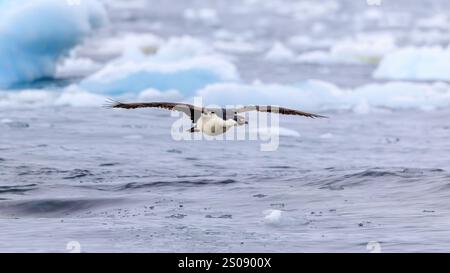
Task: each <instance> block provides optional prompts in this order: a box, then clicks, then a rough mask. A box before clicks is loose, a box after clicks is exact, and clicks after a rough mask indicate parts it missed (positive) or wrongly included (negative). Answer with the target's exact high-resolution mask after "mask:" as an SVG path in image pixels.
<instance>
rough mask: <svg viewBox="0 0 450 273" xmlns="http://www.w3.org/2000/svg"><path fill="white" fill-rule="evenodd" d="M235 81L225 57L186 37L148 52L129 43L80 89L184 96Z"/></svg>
mask: <svg viewBox="0 0 450 273" xmlns="http://www.w3.org/2000/svg"><path fill="white" fill-rule="evenodd" d="M238 79H239V75H238V72H237V69H236V67H235V66H234V64H232V63H231V62H230V61H229V60H228V58H226V57H225V56H223V55H220V54H218V53H216V52H215V51H214V50H213V49H212V48H211V47H210V46H208V45H206V44H205V43H203V42H201V41H199V40H197V39H194V38H191V37H188V36H186V37H177V38H171V39H170V40H169V41H167V42H166V43H164V44H163V45H161V46H160V48H158V49H156V50H155V52H151V53H148V52H145V51H143V50H142V48H141V47H137V46H136V45H133V44H131V45H129V48H128V49H127V50H126V53H125V54H123V56H121V57H119V58H118V59H116V60H114V61H112V62H110V63H108V64H107V65H106V66H105V67H104V68H103V69H101V70H100V71H98V72H97V73H95V74H93V75H92V76H90V77H88V78H86V79H85V80H83V81H82V82H81V84H80V86H81V88H83V89H85V90H88V91H91V92H100V93H104V94H109V95H117V94H123V93H127V92H134V93H136V92H140V91H143V90H145V89H148V88H153V89H158V90H160V91H167V90H178V91H180V92H181V93H182V94H183V95H185V96H186V95H193V94H194V93H195V91H196V90H198V89H201V88H203V87H204V86H206V85H208V84H212V83H216V82H226V81H236V80H238Z"/></svg>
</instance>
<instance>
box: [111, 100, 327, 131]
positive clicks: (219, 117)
mask: <svg viewBox="0 0 450 273" xmlns="http://www.w3.org/2000/svg"><path fill="white" fill-rule="evenodd" d="M107 107H110V108H123V109H137V108H163V109H167V110H171V111H180V112H183V113H184V114H186V115H187V116H188V117H190V119H191V121H192V124H193V126H192V128H191V129H190V132H192V133H194V132H203V133H205V134H207V135H210V136H217V135H221V134H223V133H225V132H226V131H228V130H229V129H230V128H231V127H234V126H241V125H244V124H248V122H247V120H246V119H245V117H243V116H240V115H239V113H244V112H250V111H259V112H266V113H277V114H282V115H297V116H304V117H308V118H326V117H325V116H321V115H316V114H312V113H307V112H302V111H298V110H293V109H289V108H285V107H277V106H259V105H250V106H244V107H241V108H207V107H198V106H194V105H191V104H186V103H172V102H137V103H122V102H116V101H109V104H108V105H107Z"/></svg>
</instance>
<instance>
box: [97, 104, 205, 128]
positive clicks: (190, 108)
mask: <svg viewBox="0 0 450 273" xmlns="http://www.w3.org/2000/svg"><path fill="white" fill-rule="evenodd" d="M105 106H106V107H108V108H123V109H137V108H161V109H167V110H171V111H179V112H183V113H184V114H186V115H187V116H188V117H190V119H191V120H192V122H194V123H195V122H197V120H198V119H199V118H200V116H201V115H202V113H203V111H204V109H203V108H202V107H197V106H194V105H191V104H187V103H174V102H131V103H122V102H118V101H114V100H109V101H107V105H105Z"/></svg>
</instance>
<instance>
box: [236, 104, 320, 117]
mask: <svg viewBox="0 0 450 273" xmlns="http://www.w3.org/2000/svg"><path fill="white" fill-rule="evenodd" d="M250 111H259V112H266V113H277V114H282V115H296V116H304V117H308V118H327V117H325V116H321V115H317V114H312V113H308V112H303V111H298V110H294V109H289V108H285V107H277V106H270V105H268V106H261V105H250V106H245V107H242V108H238V109H235V112H236V113H243V112H250Z"/></svg>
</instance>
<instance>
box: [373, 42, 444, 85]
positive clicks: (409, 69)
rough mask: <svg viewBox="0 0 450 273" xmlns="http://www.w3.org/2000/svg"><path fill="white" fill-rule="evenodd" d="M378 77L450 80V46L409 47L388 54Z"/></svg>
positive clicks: (378, 72)
mask: <svg viewBox="0 0 450 273" xmlns="http://www.w3.org/2000/svg"><path fill="white" fill-rule="evenodd" d="M373 75H374V77H375V78H378V79H395V80H444V81H450V47H447V48H443V47H440V46H433V47H407V48H402V49H399V50H397V51H394V52H392V53H390V54H388V55H386V56H385V57H384V58H383V60H382V61H381V63H380V64H379V66H378V68H377V69H376V71H375V72H374V74H373Z"/></svg>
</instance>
